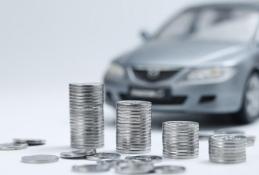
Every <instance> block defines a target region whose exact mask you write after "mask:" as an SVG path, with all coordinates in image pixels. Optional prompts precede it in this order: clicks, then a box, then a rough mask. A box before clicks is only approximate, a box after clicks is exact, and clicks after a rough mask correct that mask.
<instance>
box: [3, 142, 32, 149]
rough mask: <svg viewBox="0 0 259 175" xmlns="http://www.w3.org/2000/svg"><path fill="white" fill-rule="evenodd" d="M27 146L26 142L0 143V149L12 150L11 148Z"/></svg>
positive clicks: (24, 147)
mask: <svg viewBox="0 0 259 175" xmlns="http://www.w3.org/2000/svg"><path fill="white" fill-rule="evenodd" d="M27 147H28V144H26V143H21V144H17V143H3V144H0V151H13V150H21V149H26V148H27Z"/></svg>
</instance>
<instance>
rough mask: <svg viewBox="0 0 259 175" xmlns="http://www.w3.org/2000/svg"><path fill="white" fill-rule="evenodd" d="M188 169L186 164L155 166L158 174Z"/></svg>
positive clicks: (180, 171)
mask: <svg viewBox="0 0 259 175" xmlns="http://www.w3.org/2000/svg"><path fill="white" fill-rule="evenodd" d="M185 171H186V168H185V167H184V166H176V165H161V166H155V170H154V172H155V173H157V174H177V173H183V172H185Z"/></svg>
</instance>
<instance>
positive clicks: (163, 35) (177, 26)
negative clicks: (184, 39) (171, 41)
mask: <svg viewBox="0 0 259 175" xmlns="http://www.w3.org/2000/svg"><path fill="white" fill-rule="evenodd" d="M195 15H196V13H195V12H194V11H188V12H185V13H183V14H181V15H180V16H179V17H178V18H176V19H175V20H173V22H172V23H169V24H168V25H167V26H166V27H165V28H164V30H162V31H160V34H159V38H160V39H167V38H174V37H179V36H185V35H187V34H188V33H189V32H190V30H191V28H192V25H193V21H194V18H195Z"/></svg>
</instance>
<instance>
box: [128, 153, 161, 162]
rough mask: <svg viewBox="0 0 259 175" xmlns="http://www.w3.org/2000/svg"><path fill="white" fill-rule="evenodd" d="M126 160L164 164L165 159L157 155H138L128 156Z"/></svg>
mask: <svg viewBox="0 0 259 175" xmlns="http://www.w3.org/2000/svg"><path fill="white" fill-rule="evenodd" d="M125 159H127V160H139V161H143V162H153V163H157V162H162V160H163V158H162V157H161V156H156V155H138V156H127V157H126V158H125Z"/></svg>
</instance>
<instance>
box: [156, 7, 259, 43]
mask: <svg viewBox="0 0 259 175" xmlns="http://www.w3.org/2000/svg"><path fill="white" fill-rule="evenodd" d="M258 21H259V12H258V11H254V10H251V9H242V8H236V7H235V8H234V7H206V8H198V9H191V10H187V11H186V12H185V13H182V14H180V15H179V16H178V17H176V19H173V20H172V21H171V22H169V24H168V25H166V26H165V27H164V28H162V30H160V31H159V32H158V35H157V36H156V39H176V38H177V39H179V38H180V39H185V40H188V39H191V40H220V41H231V42H247V41H248V40H250V39H251V38H252V37H253V36H254V33H255V31H256V26H257V23H258Z"/></svg>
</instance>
